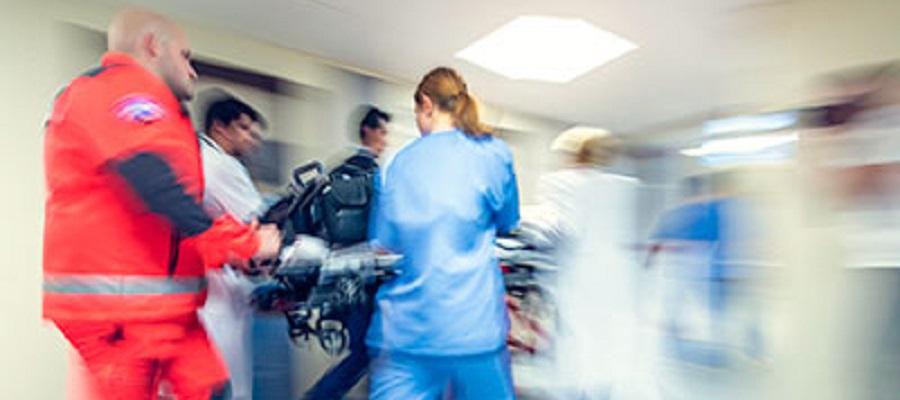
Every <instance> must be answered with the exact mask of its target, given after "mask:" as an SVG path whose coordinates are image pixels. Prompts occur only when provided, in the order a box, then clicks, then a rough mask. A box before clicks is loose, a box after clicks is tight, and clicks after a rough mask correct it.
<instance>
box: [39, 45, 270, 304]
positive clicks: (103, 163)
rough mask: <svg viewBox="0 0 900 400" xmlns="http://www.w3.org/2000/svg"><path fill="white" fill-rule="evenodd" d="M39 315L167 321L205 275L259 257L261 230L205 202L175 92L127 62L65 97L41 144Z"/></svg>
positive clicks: (118, 56) (110, 62)
mask: <svg viewBox="0 0 900 400" xmlns="http://www.w3.org/2000/svg"><path fill="white" fill-rule="evenodd" d="M44 161H45V165H44V167H45V174H46V184H47V199H46V205H45V225H44V254H43V260H44V285H43V286H44V295H43V314H44V317H45V318H48V319H52V320H120V321H127V320H166V319H172V318H178V317H182V316H185V315H187V314H192V313H194V312H195V311H196V309H197V308H198V307H199V306H200V305H202V304H203V302H204V301H205V297H206V285H205V280H204V276H205V273H206V270H207V268H212V267H218V266H220V265H222V264H223V263H224V262H227V261H228V260H230V259H233V258H240V259H247V258H250V257H252V256H253V254H255V253H256V251H257V249H258V247H259V243H258V240H257V239H256V235H255V233H254V232H253V231H252V230H251V229H250V228H249V227H248V226H247V225H244V224H241V223H239V222H238V221H237V220H236V219H234V218H232V217H230V216H224V217H221V218H218V219H215V220H213V219H211V218H210V217H209V216H208V215H207V214H206V213H205V212H204V211H203V210H202V207H201V206H200V204H202V202H201V199H202V195H203V193H202V192H203V174H202V168H201V164H200V150H199V144H198V141H197V136H196V134H195V133H194V130H193V128H192V125H191V121H190V118H189V116H188V115H187V113H186V112H185V111H184V109H183V107H182V105H181V104H180V103H179V101H178V100H177V99H176V97H175V95H174V94H173V93H172V91H171V90H170V89H169V87H168V86H167V85H166V84H165V83H164V82H163V81H162V80H161V79H160V78H158V77H157V76H156V75H154V74H152V73H151V72H150V71H148V70H146V69H145V68H143V67H142V66H141V65H140V64H138V63H137V62H136V61H135V60H134V59H133V58H131V57H130V56H128V55H126V54H122V53H115V52H110V53H107V54H105V55H104V56H103V58H102V60H101V66H100V67H99V68H97V69H95V70H92V71H90V72H88V73H86V74H85V75H82V76H80V77H78V78H76V79H75V80H73V81H72V82H71V83H70V84H69V86H68V87H67V88H66V89H64V91H63V92H61V93H60V95H59V96H58V97H57V99H56V101H55V103H54V106H53V111H52V114H51V115H50V118H49V120H48V121H47V126H46V136H45V142H44Z"/></svg>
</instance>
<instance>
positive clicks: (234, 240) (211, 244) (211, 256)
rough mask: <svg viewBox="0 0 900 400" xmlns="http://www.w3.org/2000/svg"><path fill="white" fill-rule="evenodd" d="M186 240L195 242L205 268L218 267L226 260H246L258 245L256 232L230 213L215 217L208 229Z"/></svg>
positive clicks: (226, 261) (251, 255)
mask: <svg viewBox="0 0 900 400" xmlns="http://www.w3.org/2000/svg"><path fill="white" fill-rule="evenodd" d="M188 240H193V241H194V242H195V246H196V248H197V251H198V252H199V253H200V257H201V258H202V259H203V265H204V266H205V267H206V268H219V267H221V266H222V265H224V264H226V263H228V262H234V261H238V260H240V261H244V260H248V259H250V258H251V257H253V256H254V255H255V254H256V252H257V251H258V250H259V246H260V243H259V239H258V238H257V237H256V232H255V231H253V230H252V229H250V226H249V225H246V224H243V223H240V222H238V221H237V220H236V219H235V218H234V217H232V216H231V215H223V216H221V217H219V218H216V219H215V220H213V223H212V225H211V226H210V227H209V229H207V230H206V231H204V232H203V233H201V234H199V235H197V236H194V237H192V238H190V239H188Z"/></svg>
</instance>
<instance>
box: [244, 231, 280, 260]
mask: <svg viewBox="0 0 900 400" xmlns="http://www.w3.org/2000/svg"><path fill="white" fill-rule="evenodd" d="M251 227H254V228H256V237H257V238H258V239H259V250H257V251H256V255H254V256H253V260H255V261H257V262H262V261H265V260H271V259H274V258H276V257H278V251H279V250H281V232H280V231H279V230H278V227H277V226H276V225H275V224H265V225H259V223H258V222H256V221H254V222H253V224H251Z"/></svg>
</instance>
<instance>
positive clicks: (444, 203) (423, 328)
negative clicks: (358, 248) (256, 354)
mask: <svg viewBox="0 0 900 400" xmlns="http://www.w3.org/2000/svg"><path fill="white" fill-rule="evenodd" d="M414 99H415V105H416V107H415V113H416V123H417V125H418V127H419V130H420V131H421V133H422V137H420V138H419V139H417V140H416V141H414V142H413V143H411V144H410V145H408V146H407V147H406V148H404V149H403V150H401V151H400V152H399V153H398V154H397V155H396V157H395V158H394V160H393V162H392V163H391V164H390V166H389V167H388V169H387V171H386V176H385V178H384V180H383V181H382V182H381V184H380V187H379V188H378V196H377V199H376V204H375V208H374V212H373V217H372V218H373V220H372V224H371V227H370V228H371V236H372V241H373V242H374V243H375V244H376V245H378V246H381V247H383V248H385V249H387V250H389V251H391V252H395V253H398V254H402V255H403V260H402V261H401V262H400V265H399V268H400V270H401V273H400V275H399V276H398V277H397V278H395V279H393V280H391V281H389V282H388V283H386V284H384V285H383V286H381V288H379V290H378V293H377V295H376V309H375V314H374V316H373V319H372V324H371V327H370V328H369V332H368V336H367V338H366V344H367V345H368V347H369V349H370V354H371V356H372V361H371V365H370V369H371V377H370V390H369V398H370V399H375V400H387V399H390V400H394V399H404V400H415V399H436V398H440V396H441V395H442V394H443V393H444V392H445V391H446V390H449V392H450V393H451V396H452V397H453V398H454V399H456V400H464V399H479V400H481V399H513V398H515V394H514V392H513V384H512V377H511V373H510V360H509V354H508V353H507V351H506V334H507V329H508V320H507V316H506V307H505V303H504V287H503V278H502V276H501V272H500V268H499V266H498V263H497V260H496V258H495V256H494V240H495V238H496V236H497V234H498V233H499V234H502V233H506V232H508V231H510V230H512V229H513V228H515V227H516V226H517V224H518V221H519V199H518V197H519V196H518V188H517V186H516V176H515V172H514V170H513V160H512V153H511V152H510V150H509V148H508V147H507V146H506V144H504V143H503V142H502V141H501V140H500V139H498V138H496V137H494V136H492V134H491V133H490V131H489V130H488V129H487V128H486V127H484V126H483V125H482V124H481V122H480V121H479V118H478V109H477V105H476V103H475V100H474V98H473V97H472V95H471V94H470V93H469V92H468V89H467V87H466V84H465V82H464V81H463V79H462V78H461V77H460V76H459V74H457V73H456V71H454V70H452V69H449V68H444V67H441V68H437V69H435V70H433V71H431V72H429V73H428V74H427V75H425V77H424V78H423V79H422V82H421V83H420V84H419V86H418V88H417V89H416V93H415V96H414Z"/></svg>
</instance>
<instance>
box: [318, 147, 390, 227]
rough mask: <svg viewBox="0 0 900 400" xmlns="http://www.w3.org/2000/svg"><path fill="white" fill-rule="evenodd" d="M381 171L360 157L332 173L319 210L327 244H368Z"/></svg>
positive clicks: (366, 156) (350, 159) (367, 157)
mask: <svg viewBox="0 0 900 400" xmlns="http://www.w3.org/2000/svg"><path fill="white" fill-rule="evenodd" d="M377 170H378V164H377V163H376V162H375V159H374V158H373V157H371V156H369V155H366V154H356V155H354V156H352V157H350V158H348V159H347V160H346V161H344V163H343V164H341V165H338V166H337V167H335V168H334V169H332V170H331V172H329V173H328V177H329V181H330V184H329V185H328V186H326V187H325V188H324V189H323V190H322V195H321V197H320V198H319V201H318V207H317V208H318V214H319V216H320V221H321V228H322V236H323V237H324V238H325V239H326V240H328V241H329V242H331V243H332V244H338V245H345V244H353V243H358V242H362V241H364V240H366V237H367V235H368V227H369V210H370V209H371V207H372V199H373V197H374V196H375V187H374V183H375V181H374V180H375V176H376V172H377Z"/></svg>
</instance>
